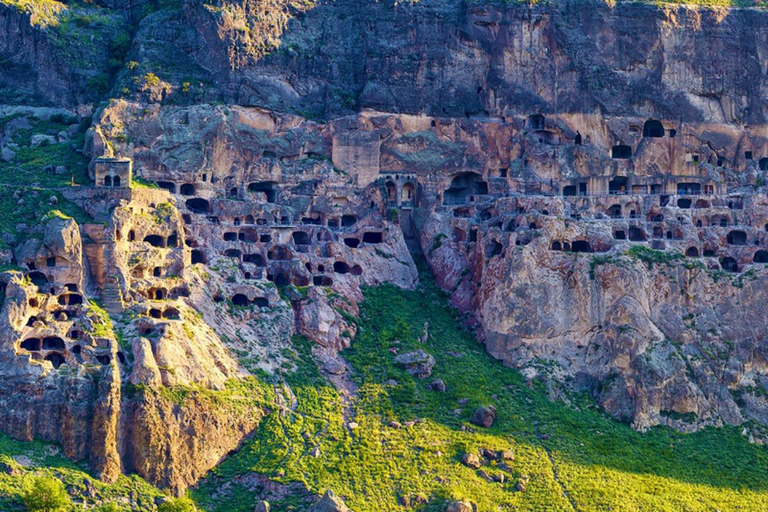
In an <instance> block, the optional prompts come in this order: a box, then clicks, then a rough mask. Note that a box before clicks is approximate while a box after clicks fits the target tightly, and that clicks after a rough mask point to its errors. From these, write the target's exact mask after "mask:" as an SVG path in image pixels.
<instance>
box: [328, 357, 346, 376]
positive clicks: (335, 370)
mask: <svg viewBox="0 0 768 512" xmlns="http://www.w3.org/2000/svg"><path fill="white" fill-rule="evenodd" d="M323 370H324V371H325V372H327V373H330V374H331V375H341V374H342V373H344V372H346V371H347V367H346V366H344V363H342V362H341V361H339V360H338V359H331V360H330V361H328V362H327V363H325V364H324V365H323Z"/></svg>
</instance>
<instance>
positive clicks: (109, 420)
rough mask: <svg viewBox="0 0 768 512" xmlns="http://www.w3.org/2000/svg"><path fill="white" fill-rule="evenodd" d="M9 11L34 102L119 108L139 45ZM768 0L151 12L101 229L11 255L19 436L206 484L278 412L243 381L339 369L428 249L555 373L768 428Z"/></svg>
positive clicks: (121, 116)
mask: <svg viewBox="0 0 768 512" xmlns="http://www.w3.org/2000/svg"><path fill="white" fill-rule="evenodd" d="M88 8H91V7H88ZM62 9H64V8H63V7H62ZM93 9H102V8H96V7H93ZM62 12H63V11H62ZM57 15H58V16H60V18H58V19H68V18H66V16H71V15H73V13H69V14H62V13H58V14H57ZM0 16H1V17H2V18H0V19H1V20H2V27H0V57H2V58H6V59H8V60H7V62H10V63H13V66H12V68H9V70H10V71H9V73H7V74H3V80H5V81H6V82H5V87H6V89H7V90H10V89H12V88H14V87H16V88H23V89H26V90H28V91H29V94H30V96H25V97H24V98H21V99H14V100H12V101H27V102H32V101H35V102H43V103H48V104H55V105H60V106H70V107H72V108H79V109H80V112H81V113H83V112H86V111H88V109H89V107H88V102H89V101H91V99H92V96H91V93H92V91H90V88H89V86H88V83H89V81H88V80H89V79H93V78H95V77H98V76H99V74H100V73H104V72H105V70H109V69H113V68H112V67H110V66H111V64H110V65H108V66H107V65H105V64H104V62H101V63H100V64H99V65H97V66H95V67H88V66H85V67H82V68H81V67H76V66H73V62H74V61H73V60H72V49H73V48H76V47H66V46H65V47H62V46H61V45H60V44H53V42H54V41H59V42H61V39H56V37H62V35H61V33H59V32H56V36H54V35H53V32H52V30H53V29H51V28H47V29H46V28H45V27H41V26H40V24H39V23H37V22H36V21H35V20H34V19H33V15H32V14H31V13H26V14H24V13H19V12H18V11H17V10H13V9H10V8H7V7H2V8H0ZM120 16H122V14H121V15H120ZM131 16H132V14H131ZM766 16H767V14H766V13H765V12H763V11H760V10H748V9H744V10H723V11H717V10H706V9H694V8H690V7H678V6H676V7H653V6H646V5H635V4H633V5H627V4H618V5H617V6H615V7H609V6H607V5H604V4H602V3H595V4H589V5H588V6H585V4H583V3H562V4H557V5H546V6H520V5H515V6H498V5H495V4H469V3H465V2H445V1H438V0H424V1H421V2H416V3H413V4H400V3H398V4H395V3H392V2H362V3H361V2H356V1H353V0H338V1H334V2H330V1H329V2H319V3H317V4H311V3H302V4H298V3H295V4H294V3H289V2H283V1H279V0H274V1H270V2H250V1H243V2H208V3H205V2H199V1H196V0H190V1H187V2H184V3H182V4H181V5H180V6H179V9H176V10H173V9H170V10H161V11H159V12H155V13H152V14H150V15H148V16H146V17H145V18H143V20H141V22H140V24H139V26H138V27H137V32H136V35H135V37H134V38H133V42H132V44H131V50H130V52H129V54H128V57H127V60H128V62H127V63H126V64H125V65H123V66H121V71H120V76H119V78H118V79H117V81H116V83H114V84H111V83H110V84H111V85H113V87H112V91H113V93H114V94H119V95H120V96H121V98H120V99H113V100H111V101H110V102H108V103H107V104H105V106H103V107H102V108H100V109H99V110H98V112H97V113H96V114H95V115H94V118H93V123H92V126H91V129H90V130H89V132H88V134H87V139H86V144H85V148H84V149H85V151H86V152H87V153H89V155H90V156H92V157H94V159H95V160H94V161H93V165H92V166H91V173H92V176H93V178H94V182H93V183H92V184H89V185H88V186H83V187H69V188H67V189H66V190H65V191H63V192H62V193H63V194H64V195H65V196H66V198H67V199H68V200H69V201H71V202H73V203H75V204H77V205H79V206H80V207H82V209H83V210H84V211H85V212H87V213H88V214H90V215H91V216H92V217H94V219H93V221H92V222H86V223H82V224H79V225H78V224H77V223H76V222H75V221H74V220H72V219H63V218H58V217H57V218H53V219H46V220H45V222H43V223H41V224H39V225H37V226H35V227H33V228H32V229H31V230H30V233H28V234H29V235H30V236H29V237H26V238H27V241H25V242H23V243H22V242H19V243H16V242H15V241H14V242H13V243H12V244H11V248H10V249H8V250H7V251H5V252H3V257H4V258H5V259H6V260H7V261H6V262H7V263H12V264H14V265H16V266H17V267H18V270H16V271H9V272H5V273H3V274H2V280H1V281H2V282H3V283H5V293H6V295H5V299H4V303H3V309H2V312H0V328H1V329H0V382H1V383H2V385H0V405H2V407H0V420H1V421H0V424H2V425H3V427H2V428H3V430H4V431H5V432H8V433H11V434H13V435H15V436H18V437H22V438H25V439H31V438H34V437H41V438H44V439H49V440H54V441H58V442H60V443H62V445H63V446H64V449H65V452H66V453H67V455H68V456H70V457H73V458H87V459H89V460H90V461H92V462H93V464H94V466H95V467H96V468H97V469H98V471H99V472H100V473H101V474H102V475H103V476H104V478H107V479H113V478H115V477H116V476H117V475H118V474H119V472H121V471H136V472H138V473H139V474H141V475H143V476H145V477H147V478H148V479H149V480H150V481H152V482H153V483H156V484H158V485H161V486H166V487H169V488H171V489H172V490H174V491H175V492H181V491H183V489H184V488H186V486H188V485H190V484H191V483H193V482H195V481H196V480H197V479H198V478H199V477H200V476H201V475H202V474H203V473H204V472H205V471H207V470H208V469H210V468H211V467H212V466H213V465H215V464H216V462H217V461H218V460H220V458H221V457H223V456H225V455H226V453H228V452H229V451H231V450H233V449H235V448H236V447H237V445H238V443H239V442H240V441H241V440H242V438H243V437H244V436H245V435H247V434H248V433H250V432H252V431H253V430H254V428H256V426H257V425H258V422H259V420H260V418H261V417H262V415H263V414H264V412H265V406H264V404H263V403H262V402H260V401H254V400H251V401H249V400H246V399H243V397H242V396H240V394H238V393H237V392H231V386H232V385H233V383H235V389H237V388H236V386H237V385H240V384H241V383H242V382H244V380H243V379H244V378H245V377H246V375H247V373H248V372H249V371H251V372H262V371H263V372H267V373H268V374H272V375H278V376H279V374H280V373H281V372H285V371H291V368H292V365H293V364H294V363H292V359H291V358H290V357H286V355H285V354H286V353H290V351H291V350H292V349H291V344H290V340H291V337H292V336H293V335H294V334H296V333H299V334H303V335H305V336H306V337H307V338H309V339H310V340H312V341H313V342H314V344H315V348H314V352H315V353H316V355H318V356H319V357H320V358H321V359H322V361H323V362H325V363H327V367H325V368H326V369H327V368H330V369H331V370H332V369H333V368H336V369H338V368H339V367H340V366H339V362H338V361H337V360H336V357H337V352H338V351H339V350H340V349H343V348H345V347H348V346H349V344H350V343H351V342H352V339H353V338H354V335H355V333H356V324H355V323H354V322H351V321H349V315H355V314H356V313H357V311H358V309H357V302H358V301H359V300H361V298H362V293H361V291H360V290H361V286H365V285H377V284H380V283H385V282H388V283H394V284H396V285H398V286H401V287H406V288H407V287H413V286H414V285H415V284H416V283H417V281H418V273H417V271H416V266H415V264H414V261H413V258H412V256H411V253H412V252H416V253H423V255H424V256H425V258H426V260H427V262H428V263H429V265H430V266H431V268H432V270H433V271H434V273H435V275H436V277H437V280H438V283H439V284H440V285H441V286H442V287H443V288H444V289H445V290H446V291H447V292H449V293H450V294H451V298H452V300H453V303H454V304H455V305H456V306H457V307H458V308H459V309H460V310H461V311H462V313H464V314H465V316H466V319H467V321H468V322H469V323H471V324H473V325H475V326H477V327H478V336H479V338H480V339H481V340H482V341H483V342H484V343H485V344H486V346H487V348H488V350H489V351H490V352H491V353H492V354H493V355H494V356H495V357H497V358H499V359H501V360H503V361H505V362H506V363H508V364H510V365H512V366H516V367H518V368H521V369H522V371H523V372H524V373H525V375H527V376H528V377H530V378H531V379H533V378H542V379H547V380H550V381H552V382H560V383H564V384H565V385H568V386H570V387H573V388H576V389H586V390H589V391H590V392H591V393H593V395H594V396H595V397H596V398H597V399H598V400H599V402H600V403H601V404H602V405H603V406H604V407H605V408H606V410H608V411H609V412H610V413H611V414H613V415H614V416H616V417H617V418H621V419H625V420H628V421H631V422H632V423H633V425H634V426H635V427H636V428H646V427H649V426H651V425H656V424H667V425H671V426H674V427H676V428H680V429H684V430H693V429H696V428H700V427H702V426H704V425H712V424H722V423H730V424H738V423H742V422H743V421H745V420H746V419H756V420H758V421H761V422H765V421H768V403H766V401H765V399H764V398H763V397H764V396H765V389H768V381H766V379H765V375H766V374H768V367H766V364H765V361H766V357H765V354H764V352H765V348H764V347H763V343H762V340H763V338H764V336H765V331H766V330H768V324H766V323H765V320H764V319H763V318H762V316H763V315H762V314H761V313H762V310H761V307H762V302H763V300H762V299H763V295H764V294H765V290H766V289H767V288H766V278H767V277H768V273H767V271H766V267H765V263H766V262H768V252H766V251H768V249H766V246H767V245H768V238H766V225H768V199H766V189H765V187H764V185H765V183H766V171H768V124H766V119H765V118H766V114H768V102H766V100H765V98H766V96H767V93H768V89H767V86H768V84H767V83H766V80H767V79H766V74H768V55H766V54H765V48H768V45H767V44H766V43H768V41H767V40H766V38H768V28H766V26H768V24H766ZM107 28H109V25H108V24H107V25H100V28H99V30H106V29H107ZM3 30H4V31H3ZM70 35H71V34H70ZM113 43H114V41H113ZM17 47H20V48H23V50H21V51H18V52H14V48H17ZM62 48H67V51H64V50H62ZM111 51H112V50H110V44H106V43H103V42H100V43H98V44H95V46H94V47H93V48H92V53H89V54H88V56H89V58H92V57H93V56H95V55H98V54H99V52H101V53H102V54H104V55H106V54H107V53H109V52H111ZM104 66H106V67H104ZM81 69H82V70H85V71H78V70H81ZM31 97H34V99H30V98H31ZM216 102H223V103H224V104H223V105H222V104H217V103H216ZM321 119H322V121H321ZM16 125H18V127H16ZM24 126H27V127H29V126H34V125H33V124H31V123H26V124H25V123H24V121H23V120H17V121H16V123H15V124H14V126H13V127H12V126H11V124H10V123H9V124H8V130H7V131H8V132H9V133H8V134H7V135H6V136H5V137H6V138H7V139H8V140H3V141H2V144H3V145H4V147H2V148H0V149H1V150H5V151H3V153H2V154H3V155H10V154H11V153H13V155H15V154H16V153H15V152H16V151H19V150H24V149H32V148H33V147H36V146H33V144H32V140H31V139H30V140H29V142H28V147H26V148H25V147H22V148H20V147H19V143H13V147H11V143H10V142H9V141H10V140H11V138H12V134H11V133H10V132H12V131H14V130H22V129H25V128H23V127H24ZM4 132H5V130H4ZM21 139H23V138H20V139H19V140H21ZM51 140H53V141H57V140H59V139H56V138H55V137H51ZM9 151H10V153H9ZM115 156H123V157H129V158H130V159H132V161H133V165H134V173H135V176H136V177H139V178H141V179H143V180H147V181H151V182H154V183H155V184H156V185H157V187H158V188H157V189H150V188H146V186H141V185H140V184H139V183H134V182H133V180H132V176H131V175H130V173H127V174H126V173H125V172H124V171H122V170H121V169H125V168H126V167H124V166H125V165H126V162H125V161H123V160H119V159H117V160H114V159H109V158H107V159H106V160H104V159H100V157H115ZM3 158H4V159H5V158H6V156H3ZM8 158H14V156H8ZM51 172H56V169H55V168H54V169H52V170H51ZM64 172H66V169H64ZM14 198H15V197H14ZM15 199H16V198H15ZM27 227H28V226H27ZM4 240H5V239H4ZM6 256H7V257H6ZM90 300H97V301H100V303H101V305H102V306H103V308H104V310H103V311H102V309H101V308H100V307H98V305H97V304H93V303H91V302H90ZM329 372H330V370H329ZM217 393H218V395H217ZM232 393H234V395H233V394H232ZM211 396H218V397H222V396H223V397H227V400H230V399H231V400H233V401H232V402H231V403H229V405H231V406H232V407H224V408H221V407H219V406H220V405H221V404H220V402H217V401H216V400H214V399H210V400H209V398H211ZM251 398H253V397H251ZM257 398H258V397H257Z"/></svg>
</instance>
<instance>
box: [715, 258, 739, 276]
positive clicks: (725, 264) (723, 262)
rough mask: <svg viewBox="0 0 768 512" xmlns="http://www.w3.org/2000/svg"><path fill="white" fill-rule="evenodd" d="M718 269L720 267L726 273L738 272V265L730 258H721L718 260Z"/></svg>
mask: <svg viewBox="0 0 768 512" xmlns="http://www.w3.org/2000/svg"><path fill="white" fill-rule="evenodd" d="M720 267H722V269H723V270H725V271H726V272H738V271H739V264H738V263H737V262H736V260H735V259H734V258H731V257H730V256H725V257H723V258H720Z"/></svg>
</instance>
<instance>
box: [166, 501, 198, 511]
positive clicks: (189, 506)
mask: <svg viewBox="0 0 768 512" xmlns="http://www.w3.org/2000/svg"><path fill="white" fill-rule="evenodd" d="M196 510H197V507H196V506H195V503H194V502H193V501H192V500H191V499H189V498H178V499H175V500H171V501H166V502H165V503H163V504H162V505H160V506H159V507H157V512H195V511H196Z"/></svg>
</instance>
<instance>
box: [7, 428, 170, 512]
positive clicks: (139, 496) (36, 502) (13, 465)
mask: <svg viewBox="0 0 768 512" xmlns="http://www.w3.org/2000/svg"><path fill="white" fill-rule="evenodd" d="M0 468H1V469H2V470H1V471H0V510H2V511H3V512H23V511H26V510H38V511H43V510H46V509H45V508H39V507H41V504H42V503H43V500H42V498H43V497H45V496H50V497H56V501H53V500H51V501H48V503H56V502H58V501H59V499H60V498H61V495H60V494H59V492H58V489H59V488H60V486H61V484H63V486H64V487H65V488H66V489H67V494H68V495H69V497H71V500H72V501H73V502H75V503H78V504H80V503H82V504H83V505H87V506H88V507H92V506H95V505H98V507H97V508H95V509H90V508H89V510H95V511H98V512H127V511H128V510H131V511H137V512H138V511H140V512H154V510H155V507H154V504H153V502H154V499H155V498H156V497H159V496H162V494H161V493H160V491H158V490H157V489H155V488H154V487H152V486H151V485H149V484H148V483H147V482H145V481H144V480H142V479H141V478H138V477H136V476H130V477H125V476H124V477H120V478H119V479H118V480H117V482H115V483H114V484H105V483H102V482H100V481H99V480H97V479H95V478H93V476H92V475H91V474H89V472H88V470H87V469H86V467H85V466H84V465H83V464H82V463H74V462H72V461H70V460H68V459H66V458H65V457H64V456H63V455H61V454H60V453H59V451H58V449H57V448H56V447H54V446H52V445H50V444H47V443H42V442H39V441H35V442H32V443H24V442H21V441H16V440H14V439H11V438H10V437H7V436H4V435H2V434H0ZM67 499H69V498H67ZM25 503H26V505H25ZM49 510H56V511H57V510H59V509H56V508H50V509H49ZM61 510H66V511H67V512H69V511H70V510H82V508H81V507H80V506H79V505H76V506H75V507H72V508H69V507H65V508H63V509H61Z"/></svg>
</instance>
